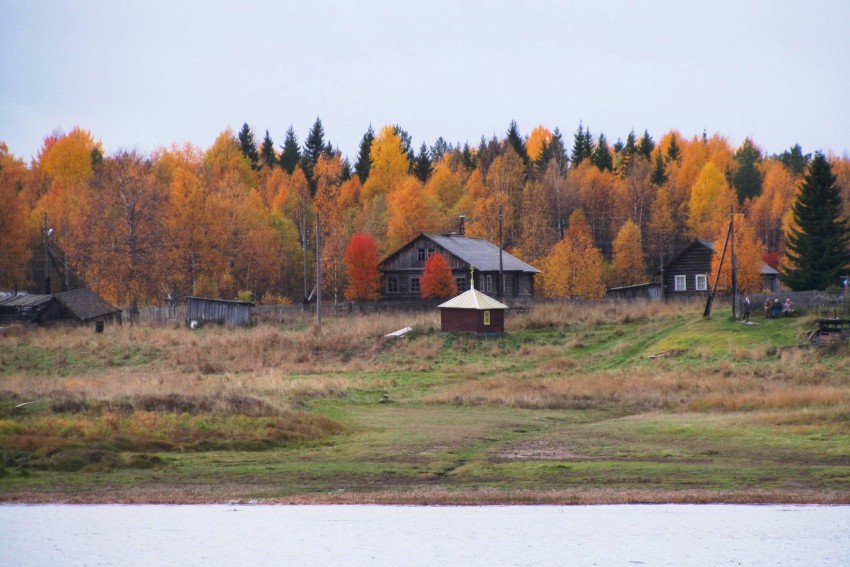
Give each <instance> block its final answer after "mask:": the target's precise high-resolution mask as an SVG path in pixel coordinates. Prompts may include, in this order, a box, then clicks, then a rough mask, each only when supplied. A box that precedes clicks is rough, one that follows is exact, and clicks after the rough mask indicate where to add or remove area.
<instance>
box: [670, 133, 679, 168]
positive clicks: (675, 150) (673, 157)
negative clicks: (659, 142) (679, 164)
mask: <svg viewBox="0 0 850 567" xmlns="http://www.w3.org/2000/svg"><path fill="white" fill-rule="evenodd" d="M681 157H682V149H681V148H680V147H679V142H678V140H676V134H673V135H671V136H670V146H669V147H668V148H667V161H679V159H681Z"/></svg>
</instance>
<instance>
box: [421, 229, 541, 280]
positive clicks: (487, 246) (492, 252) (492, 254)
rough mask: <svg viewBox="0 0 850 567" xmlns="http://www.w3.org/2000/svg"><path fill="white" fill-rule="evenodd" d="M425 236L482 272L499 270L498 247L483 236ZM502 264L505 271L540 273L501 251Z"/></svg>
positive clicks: (529, 265)
mask: <svg viewBox="0 0 850 567" xmlns="http://www.w3.org/2000/svg"><path fill="white" fill-rule="evenodd" d="M423 236H425V237H426V238H428V239H429V240H432V241H433V242H434V243H436V244H438V245H440V246H442V247H443V248H445V249H446V250H448V251H449V252H451V253H452V254H454V255H455V256H457V257H458V258H460V259H461V260H463V261H464V262H466V263H467V264H470V265H472V266H475V269H476V270H479V271H482V272H498V271H499V247H498V246H496V245H495V244H493V243H491V242H488V241H487V240H484V239H483V238H469V237H466V236H455V235H440V234H424V235H423ZM502 266H503V270H504V271H506V272H531V273H533V274H537V273H540V270H538V269H537V268H535V267H534V266H532V265H531V264H526V263H525V262H523V261H522V260H520V259H519V258H517V257H515V256H511V255H510V254H508V253H507V252H505V251H502Z"/></svg>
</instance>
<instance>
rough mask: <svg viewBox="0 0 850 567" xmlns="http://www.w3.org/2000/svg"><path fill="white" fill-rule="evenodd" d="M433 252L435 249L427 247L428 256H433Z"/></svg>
mask: <svg viewBox="0 0 850 567" xmlns="http://www.w3.org/2000/svg"><path fill="white" fill-rule="evenodd" d="M435 252H436V250H434V249H433V248H429V249H428V257H429V258H430V257H431V256H433V255H434V253H435Z"/></svg>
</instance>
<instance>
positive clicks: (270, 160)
mask: <svg viewBox="0 0 850 567" xmlns="http://www.w3.org/2000/svg"><path fill="white" fill-rule="evenodd" d="M260 159H261V160H262V163H263V165H265V166H266V167H274V166H275V165H277V156H276V155H275V153H274V142H272V138H271V136H269V131H268V130H266V137H265V138H263V143H262V144H261V145H260Z"/></svg>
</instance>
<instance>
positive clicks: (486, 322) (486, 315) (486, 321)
mask: <svg viewBox="0 0 850 567" xmlns="http://www.w3.org/2000/svg"><path fill="white" fill-rule="evenodd" d="M489 324H490V311H485V312H484V326H485V327H486V326H488V325H489Z"/></svg>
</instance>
